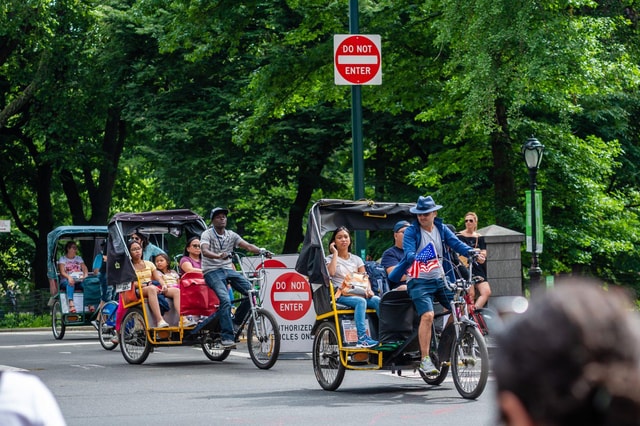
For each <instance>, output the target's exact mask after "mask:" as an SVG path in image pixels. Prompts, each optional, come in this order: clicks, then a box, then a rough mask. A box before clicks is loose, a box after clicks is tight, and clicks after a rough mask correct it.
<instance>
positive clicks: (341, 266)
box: [325, 226, 380, 348]
mask: <svg viewBox="0 0 640 426" xmlns="http://www.w3.org/2000/svg"><path fill="white" fill-rule="evenodd" d="M350 249H351V235H350V234H349V230H348V229H347V228H346V227H344V226H341V227H340V228H338V229H336V230H335V232H334V233H333V235H332V237H331V241H330V242H329V250H330V251H331V254H330V255H329V256H327V258H326V259H325V260H326V262H327V269H328V271H329V275H330V276H331V281H332V282H333V285H334V286H336V292H337V293H336V294H339V297H338V299H337V300H336V301H337V302H338V303H340V304H343V305H346V306H349V307H352V308H354V310H355V311H354V315H353V316H354V320H355V323H356V330H357V332H358V343H357V344H358V346H360V347H367V348H368V347H372V346H376V345H377V344H378V342H377V341H376V340H373V339H372V338H371V337H369V336H368V335H367V333H366V325H365V320H366V316H367V312H366V310H367V308H373V309H375V310H376V311H379V308H380V298H379V297H378V296H375V295H374V294H373V291H372V290H371V284H369V286H368V288H367V289H366V290H365V294H364V296H358V295H350V294H348V293H346V294H343V291H342V290H341V287H342V283H343V282H344V281H345V279H349V278H351V277H352V276H353V274H354V273H360V274H364V273H365V268H364V262H363V260H362V259H361V258H360V257H359V256H356V255H355V254H351V253H350V252H349V250H350Z"/></svg>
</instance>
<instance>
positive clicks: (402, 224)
mask: <svg viewBox="0 0 640 426" xmlns="http://www.w3.org/2000/svg"><path fill="white" fill-rule="evenodd" d="M407 226H411V224H410V223H409V222H407V221H406V220H401V221H400V222H397V223H396V224H395V225H394V226H393V232H398V231H399V230H401V229H402V228H406V227H407Z"/></svg>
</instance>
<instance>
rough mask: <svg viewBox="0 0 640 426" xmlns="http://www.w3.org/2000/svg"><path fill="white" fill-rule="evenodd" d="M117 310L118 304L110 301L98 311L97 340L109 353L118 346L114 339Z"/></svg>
mask: <svg viewBox="0 0 640 426" xmlns="http://www.w3.org/2000/svg"><path fill="white" fill-rule="evenodd" d="M117 310H118V302H117V301H115V300H110V301H108V302H106V303H105V304H103V305H102V306H101V307H100V309H99V310H98V314H97V317H98V339H99V340H100V344H101V345H102V347H103V348H105V349H106V350H108V351H110V350H113V349H115V347H116V346H118V343H116V340H114V338H115V337H116V336H117V334H118V332H117V331H116V311H117Z"/></svg>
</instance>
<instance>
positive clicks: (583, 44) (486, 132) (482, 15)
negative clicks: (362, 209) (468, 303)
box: [0, 0, 640, 288]
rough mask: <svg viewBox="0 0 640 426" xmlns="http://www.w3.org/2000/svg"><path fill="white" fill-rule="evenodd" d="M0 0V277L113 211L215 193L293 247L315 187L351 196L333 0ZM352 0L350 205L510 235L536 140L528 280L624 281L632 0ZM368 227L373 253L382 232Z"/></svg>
mask: <svg viewBox="0 0 640 426" xmlns="http://www.w3.org/2000/svg"><path fill="white" fill-rule="evenodd" d="M5 3H6V4H5ZM5 3H3V6H0V61H1V62H0V95H1V96H0V99H2V100H1V101H0V166H1V167H2V169H3V176H2V179H0V196H1V198H0V199H1V200H2V202H1V204H0V215H1V217H11V218H12V219H13V221H14V223H15V224H16V229H18V230H19V231H18V232H17V233H16V234H11V235H10V236H3V235H0V253H2V255H0V258H1V260H2V262H1V263H0V273H2V274H3V276H6V277H8V278H11V279H19V278H21V277H23V274H24V272H25V271H26V270H28V268H25V266H24V265H25V264H26V263H25V261H24V259H30V261H31V263H32V264H34V265H36V262H34V260H35V261H38V260H41V259H40V257H41V256H40V257H38V256H34V254H33V253H34V250H37V249H38V248H40V247H41V244H42V239H43V238H44V235H45V234H46V233H47V232H48V231H49V230H50V229H51V228H52V227H53V226H55V225H58V224H67V223H86V222H90V221H92V222H94V223H104V222H106V221H107V220H108V218H109V217H110V216H111V215H113V214H114V213H116V212H118V211H142V210H154V209H164V208H174V207H185V208H191V209H193V210H195V211H197V212H199V213H201V214H203V215H204V214H206V212H207V211H208V210H209V209H210V208H212V207H213V206H225V207H228V208H230V210H231V213H230V216H229V219H230V224H229V227H230V228H232V229H235V230H237V231H239V232H240V233H241V234H242V235H244V236H245V237H246V238H247V239H248V240H249V241H251V242H254V243H256V244H258V245H260V246H266V247H268V248H269V249H271V250H274V251H278V248H279V247H282V248H283V250H287V251H289V252H293V251H296V250H297V248H298V247H299V244H300V241H301V236H302V231H303V227H304V220H305V219H306V211H307V210H308V207H309V205H310V204H311V203H312V202H313V201H315V200H317V199H319V198H352V197H353V184H354V183H353V177H352V176H353V170H352V168H353V165H352V164H353V159H352V146H351V145H352V144H351V133H352V129H351V124H350V122H351V111H350V108H351V97H350V89H349V88H348V87H344V86H336V85H335V84H334V83H333V75H332V57H333V54H332V53H333V50H332V49H333V35H334V34H344V33H347V32H348V31H349V29H348V24H349V22H348V5H347V4H346V3H345V2H327V1H322V0H307V1H299V0H279V1H275V2H273V1H269V2H267V1H264V0H241V1H230V0H220V1H213V2H193V1H190V0H175V1H172V2H164V1H160V0H132V1H123V0H107V1H100V2H97V1H90V2H79V1H67V2H44V1H42V0H27V1H24V0H20V1H18V0H9V2H8V3H7V2H5ZM359 9H360V11H359V12H360V32H361V33H363V34H380V35H381V36H382V44H383V45H382V54H383V64H382V65H383V84H382V85H381V86H364V87H362V88H361V89H362V90H361V91H362V104H363V111H362V112H363V114H362V115H363V130H364V150H365V152H364V156H365V158H364V161H365V196H366V197H367V198H371V199H376V200H383V201H403V202H413V201H415V200H416V198H417V196H418V195H420V194H431V195H433V196H434V198H435V199H436V201H437V202H438V203H440V204H443V205H444V208H443V209H442V210H441V216H442V217H443V218H444V219H445V221H446V222H450V223H452V224H454V225H455V226H456V227H457V228H461V227H462V218H463V215H464V213H465V212H466V211H468V210H473V211H476V212H477V213H478V214H479V216H480V221H481V224H480V226H481V227H482V226H483V225H488V224H492V223H497V224H499V225H502V226H506V227H508V228H511V229H514V230H517V231H523V230H524V195H523V192H524V189H525V188H528V185H529V182H528V175H527V171H526V169H525V166H524V163H523V161H522V158H521V154H520V146H521V144H522V143H523V142H524V141H525V140H526V138H527V137H529V136H530V135H535V136H536V137H537V138H538V139H539V140H540V141H541V142H542V143H543V144H544V145H545V146H546V150H545V155H544V158H543V162H542V166H541V169H540V171H539V174H538V188H539V189H541V190H542V192H543V213H544V224H545V226H544V233H545V249H544V253H543V254H542V256H541V266H542V268H543V270H544V272H545V274H548V273H581V274H588V275H595V276H598V277H600V278H602V279H604V280H607V281H610V282H612V283H621V284H625V285H631V286H636V287H638V288H640V282H639V279H638V275H637V271H638V270H640V261H639V260H638V259H637V256H634V255H633V254H634V250H635V249H634V248H635V247H638V243H639V239H640V236H639V235H638V231H637V230H638V229H640V228H639V227H638V225H639V223H638V221H639V220H640V219H639V217H638V213H639V211H638V206H640V191H639V190H638V188H640V174H639V173H638V164H640V143H639V142H640V141H639V135H640V128H639V127H638V126H639V125H638V123H640V107H639V105H640V99H639V95H638V93H640V92H639V91H638V87H639V85H640V68H639V66H638V64H639V63H640V61H639V58H640V42H639V41H640V40H639V37H638V36H639V32H638V28H639V26H638V24H639V19H638V16H640V14H639V12H638V10H637V9H638V5H637V2H631V3H629V2H627V3H624V4H623V3H620V2H615V1H609V0H607V1H601V2H594V1H590V0H572V1H538V2H527V1H522V0H516V1H513V0H497V1H496V0H494V1H488V0H480V1H475V2H464V1H443V0H428V1H425V2H421V3H419V4H416V3H415V2H413V1H409V0H397V1H390V0H383V1H375V2H373V1H369V0H361V1H360V2H359ZM13 176H18V177H19V179H12V178H7V177H13ZM368 241H369V247H368V249H369V253H371V254H373V255H374V256H379V255H380V254H381V252H382V250H383V249H384V248H386V247H387V246H388V245H390V244H391V237H390V235H388V234H387V233H377V234H375V235H369V238H368ZM36 242H38V244H36ZM523 259H524V261H525V263H526V262H528V256H524V257H523ZM526 267H527V265H525V268H526ZM34 268H35V270H36V272H37V271H38V270H39V268H41V266H34ZM39 285H40V286H42V283H39Z"/></svg>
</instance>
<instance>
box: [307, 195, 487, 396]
mask: <svg viewBox="0 0 640 426" xmlns="http://www.w3.org/2000/svg"><path fill="white" fill-rule="evenodd" d="M413 206H414V204H408V203H384V202H373V201H368V200H361V201H350V200H320V201H318V202H317V203H315V204H314V205H313V206H312V208H311V210H310V212H309V221H308V224H307V232H306V235H305V238H304V243H303V247H302V250H301V253H300V256H299V258H298V262H297V264H296V270H297V271H298V272H300V273H301V274H303V275H306V276H308V277H309V282H310V283H311V284H312V287H313V289H314V291H313V303H314V307H315V310H316V321H315V324H314V326H313V329H312V331H311V334H312V335H313V336H314V340H313V348H312V351H313V353H312V357H313V369H314V373H315V376H316V379H317V381H318V383H319V384H320V386H321V387H322V388H323V389H325V390H336V389H337V388H338V387H339V386H340V384H341V383H342V380H343V378H344V374H345V371H346V370H369V371H371V370H391V371H393V372H395V373H397V374H398V375H401V374H402V371H403V370H405V371H416V370H418V365H419V363H420V359H421V354H420V347H419V342H418V323H419V318H418V316H417V314H416V313H415V308H414V305H413V301H412V300H411V298H410V297H409V295H408V293H407V292H406V291H397V290H394V291H390V292H388V293H386V294H384V295H383V297H382V300H381V302H380V308H379V311H380V318H378V316H377V314H376V311H375V310H374V309H367V318H368V324H369V329H370V332H371V335H372V337H373V338H374V339H376V340H378V341H379V342H380V343H379V345H377V346H375V347H371V348H365V347H359V346H358V345H357V337H356V336H355V330H354V327H353V314H354V311H353V309H351V308H349V307H347V306H344V305H340V304H338V303H337V302H336V296H335V292H334V286H333V285H332V284H331V279H330V277H329V273H328V270H327V266H326V263H325V251H324V247H325V245H326V241H325V242H324V243H323V237H324V236H325V235H326V234H327V233H329V232H331V231H334V230H336V229H337V228H339V227H341V226H346V227H347V228H348V229H349V230H352V231H379V230H389V229H392V228H393V226H394V224H395V223H397V222H398V221H400V220H413V219H414V215H413V214H411V213H410V211H409V209H410V208H411V207H413ZM469 263H472V262H469ZM449 284H450V285H451V287H450V288H451V289H452V290H453V291H454V294H455V298H454V301H453V302H452V303H451V306H448V307H444V308H445V309H448V310H449V312H450V313H451V314H452V318H453V321H451V322H450V323H449V324H448V325H447V326H446V327H440V328H439V327H438V321H434V327H433V330H432V331H433V333H432V335H433V337H432V345H431V353H430V356H431V358H432V360H433V361H434V364H436V366H437V367H438V368H439V372H438V374H435V375H428V374H424V373H423V372H422V371H420V370H418V371H420V375H421V377H422V379H423V380H424V381H425V382H426V383H428V384H432V385H439V384H441V383H442V382H443V381H444V378H445V376H446V375H447V373H448V370H449V369H451V372H452V376H453V380H454V384H455V386H456V389H457V390H458V392H459V393H460V395H462V396H463V397H464V398H477V397H478V396H479V395H480V394H481V393H482V391H483V390H484V387H485V384H486V381H487V376H488V369H489V365H488V352H487V347H486V343H485V341H484V338H483V336H482V334H481V333H480V332H479V331H478V329H477V325H476V324H475V322H474V321H473V320H472V319H470V318H469V317H468V316H467V315H466V314H465V310H464V309H463V304H465V301H464V294H465V292H466V291H467V289H468V287H469V285H471V283H469V282H456V283H449ZM444 315H445V313H439V314H437V315H436V316H437V317H442V316H444Z"/></svg>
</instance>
